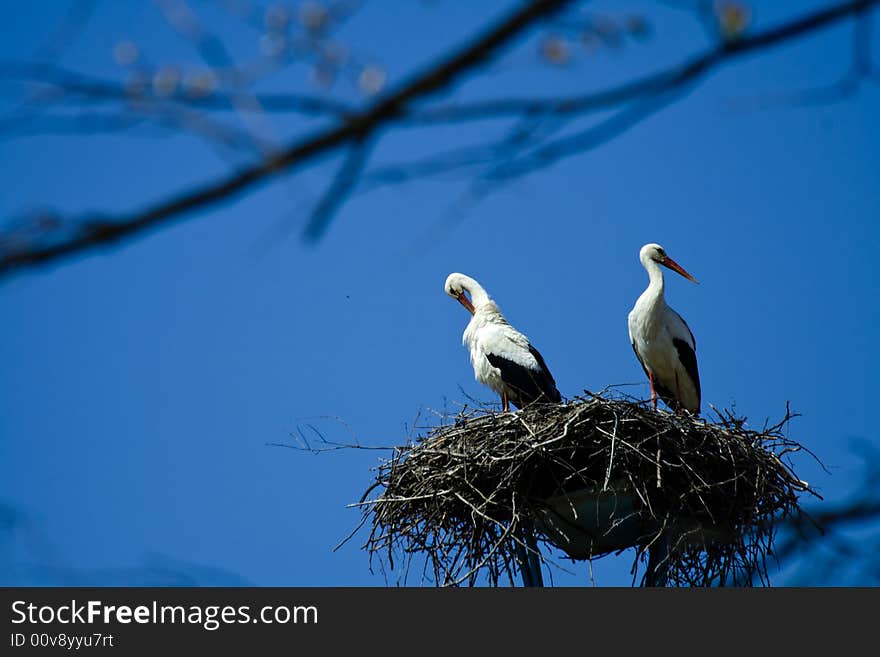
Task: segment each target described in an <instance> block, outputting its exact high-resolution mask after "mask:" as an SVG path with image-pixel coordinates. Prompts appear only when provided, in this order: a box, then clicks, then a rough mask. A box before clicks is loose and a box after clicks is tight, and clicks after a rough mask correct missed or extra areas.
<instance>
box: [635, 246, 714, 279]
mask: <svg viewBox="0 0 880 657" xmlns="http://www.w3.org/2000/svg"><path fill="white" fill-rule="evenodd" d="M639 260H641V261H642V264H643V265H645V266H646V267H647V265H648V262H649V261H653V262H656V263H658V264H660V265H663V266H664V267H668V268H669V269H671V270H672V271H674V272H676V273H677V274H681V275H682V276H684V277H685V278H686V279H688V280H689V281H693V282H694V283H698V284H699V282H700V281H698V280H697V279H696V278H694V277H693V276H691V275H690V274H688V273H687V272H686V271H685V270H684V267H682V266H681V265H680V264H678V263H677V262H676V261H675V260H673V259H672V258H670V257H669V256H668V255H666V251H665V249H664V248H663V247H662V246H660V245H659V244H645V246H643V247H642V250H641V251H639Z"/></svg>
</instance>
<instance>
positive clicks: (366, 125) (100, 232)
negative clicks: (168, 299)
mask: <svg viewBox="0 0 880 657" xmlns="http://www.w3.org/2000/svg"><path fill="white" fill-rule="evenodd" d="M570 1H571V0H536V1H535V2H532V3H529V4H527V5H525V6H523V7H522V8H520V9H519V10H517V11H516V12H514V13H512V14H511V15H510V16H508V17H506V18H504V19H503V20H501V21H500V22H499V23H497V24H496V25H495V26H493V27H492V28H490V29H489V30H488V31H487V32H486V33H484V34H483V35H481V36H479V37H478V38H476V39H475V40H474V41H473V42H472V43H470V44H468V45H466V46H465V47H464V48H462V49H460V50H458V51H456V52H454V53H453V54H452V55H450V56H449V57H447V58H445V59H444V60H442V61H441V62H440V64H438V65H437V66H435V67H433V68H430V69H428V70H427V71H425V72H423V73H422V74H420V75H417V76H415V77H414V78H413V79H411V80H410V81H409V82H407V83H405V84H404V85H403V86H402V87H401V88H400V89H399V90H398V91H396V92H394V93H391V94H389V95H388V96H386V97H385V98H384V99H381V100H379V101H377V102H376V103H375V104H374V105H373V107H371V108H369V109H368V110H366V111H365V112H362V113H359V114H355V115H352V116H350V117H349V118H348V119H347V120H346V121H345V122H343V123H342V124H341V125H339V126H336V127H334V128H331V129H329V130H325V131H321V132H319V133H317V134H314V135H311V136H309V137H306V138H304V139H302V140H299V141H297V142H295V143H293V144H291V145H290V146H289V147H288V148H286V149H285V150H283V151H282V152H280V153H278V154H276V155H273V156H271V157H268V158H267V159H266V160H265V161H263V162H261V163H260V164H257V165H255V166H253V167H250V168H248V169H244V170H243V171H240V172H238V173H236V174H234V175H232V176H230V177H228V178H225V179H223V180H221V181H219V182H214V183H208V184H207V185H203V186H202V187H200V188H198V189H196V190H194V191H184V192H182V193H180V194H178V195H176V196H175V197H173V198H171V199H170V200H168V201H164V202H161V203H159V204H157V205H154V206H151V207H148V208H147V209H146V210H144V211H141V212H137V213H134V214H132V215H128V216H121V217H106V216H95V217H91V218H89V217H87V218H85V219H84V220H81V223H82V229H81V230H78V231H76V232H75V233H74V235H73V236H72V237H71V238H70V239H67V240H64V241H62V242H60V243H58V244H52V245H50V246H47V247H42V248H39V247H38V248H36V249H25V250H23V251H18V252H7V253H6V254H4V255H3V256H2V258H0V274H6V273H8V272H10V271H11V270H14V269H19V268H22V267H25V266H29V265H36V264H44V263H47V262H51V261H55V260H58V259H60V258H62V257H65V256H70V255H72V254H75V253H80V252H82V251H83V250H86V249H91V248H95V247H97V246H100V245H106V244H111V243H115V242H118V241H119V240H121V239H124V238H130V237H131V236H133V235H136V234H138V233H142V232H144V231H145V230H147V229H150V228H155V227H157V226H158V225H160V224H162V223H165V222H167V221H168V220H170V219H175V218H178V217H179V216H180V215H183V214H185V213H188V212H191V211H193V210H195V209H198V208H204V207H208V206H211V205H213V204H215V203H217V202H219V201H221V200H224V199H231V198H234V197H236V196H238V195H239V194H241V193H243V192H244V191H245V190H247V189H249V188H250V187H252V186H253V185H254V184H256V183H258V182H263V181H266V180H267V179H269V178H271V177H274V176H277V175H278V174H279V173H281V172H283V171H287V170H288V169H290V168H292V167H294V166H299V165H302V164H304V163H306V162H309V161H311V160H312V159H313V158H315V157H316V156H318V155H321V154H324V153H326V152H328V151H330V150H333V149H335V148H337V147H338V146H340V145H342V144H345V143H347V142H352V141H362V140H363V139H364V138H365V137H366V136H367V135H368V134H369V133H371V132H374V131H375V130H377V129H378V128H379V127H381V126H383V125H384V124H385V123H387V122H389V121H391V120H393V119H395V118H397V117H398V116H399V115H400V114H401V113H403V112H404V110H405V108H406V106H407V105H408V104H409V103H411V102H413V101H415V100H416V99H419V98H421V97H423V96H426V95H428V94H431V93H435V92H437V91H439V90H441V89H443V88H446V87H447V86H449V85H450V84H452V83H453V82H454V81H456V80H457V79H458V78H459V77H460V76H461V75H462V74H464V73H465V72H467V71H469V70H471V69H472V68H474V67H475V66H477V65H479V64H481V63H483V62H485V61H486V60H487V59H489V58H490V57H492V56H493V55H495V54H496V53H497V52H498V51H499V50H500V49H501V47H503V46H505V45H507V44H508V43H510V41H511V40H512V39H513V38H514V37H516V36H517V35H519V34H521V33H522V32H523V31H524V30H525V29H527V28H528V27H530V26H532V25H533V24H534V23H535V22H536V21H537V20H538V19H540V18H543V17H545V16H548V15H550V14H552V13H553V12H556V11H559V10H560V9H562V8H563V7H564V6H565V5H567V4H569V2H570Z"/></svg>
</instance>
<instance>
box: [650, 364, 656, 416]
mask: <svg viewBox="0 0 880 657" xmlns="http://www.w3.org/2000/svg"><path fill="white" fill-rule="evenodd" d="M648 383H650V384H651V405H652V406H653V407H654V410H655V411H656V410H657V391H656V390H654V376H653V375H652V374H651V373H650V372H648Z"/></svg>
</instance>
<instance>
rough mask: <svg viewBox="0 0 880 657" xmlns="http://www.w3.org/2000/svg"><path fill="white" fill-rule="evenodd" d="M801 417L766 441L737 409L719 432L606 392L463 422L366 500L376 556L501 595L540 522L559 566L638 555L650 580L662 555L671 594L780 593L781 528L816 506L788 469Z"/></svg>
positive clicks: (388, 468) (433, 433)
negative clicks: (716, 589)
mask: <svg viewBox="0 0 880 657" xmlns="http://www.w3.org/2000/svg"><path fill="white" fill-rule="evenodd" d="M791 417H792V415H791V414H790V413H786V415H785V417H784V418H783V420H782V421H781V422H779V423H778V424H776V425H774V426H772V427H764V428H763V429H761V430H760V431H756V430H753V429H750V428H748V427H747V425H746V422H745V420H744V419H742V418H737V417H735V416H733V415H731V414H729V413H721V414H719V417H718V420H717V421H715V422H708V421H706V420H704V419H701V418H693V417H691V416H678V415H672V414H670V413H666V412H655V411H652V410H650V409H649V408H648V407H647V406H646V405H645V404H644V403H640V402H635V401H631V400H629V399H624V398H609V397H606V396H600V395H592V394H591V393H587V396H584V397H578V398H576V399H574V400H572V401H570V402H568V403H566V404H563V405H556V404H549V405H537V406H533V407H530V408H526V409H523V410H522V411H520V412H517V413H500V414H499V413H496V412H491V411H485V410H464V411H462V412H461V413H460V414H459V415H457V416H456V417H454V418H452V423H451V424H444V425H441V426H438V427H434V428H433V429H431V430H429V431H428V433H427V434H426V435H425V436H424V437H422V438H420V439H419V440H418V441H416V442H415V443H413V444H409V445H405V446H401V447H398V448H396V449H395V451H394V455H393V456H392V458H390V459H388V460H386V461H384V462H383V463H382V464H381V466H380V467H379V469H378V474H377V478H376V481H374V482H373V484H372V486H371V488H370V491H375V490H378V489H381V490H382V492H381V494H379V495H377V496H375V493H374V492H373V495H374V497H372V498H371V499H369V500H367V499H365V500H362V502H361V506H362V510H363V513H364V518H365V519H368V521H369V523H370V525H371V533H370V536H369V538H368V539H367V541H366V543H365V545H364V547H365V549H366V550H367V551H368V552H369V554H370V559H371V563H372V561H373V559H378V560H379V561H380V562H381V566H382V567H383V569H384V568H394V565H395V563H396V561H401V562H407V561H408V558H412V556H413V555H414V554H416V555H422V556H423V557H424V558H425V559H426V561H427V568H428V570H429V571H432V572H433V573H434V578H435V583H436V584H437V585H442V586H449V585H459V584H465V583H466V584H470V585H473V584H476V583H479V582H487V583H489V584H491V585H498V584H503V583H505V582H509V581H512V580H513V579H514V577H515V575H516V574H517V573H519V572H520V570H521V569H520V567H519V563H520V561H518V558H517V550H518V549H519V550H522V549H523V548H527V549H528V546H526V545H524V542H523V539H522V538H520V536H522V535H523V533H522V530H523V529H526V530H527V532H528V529H529V528H530V527H531V526H532V525H533V526H534V528H535V530H536V531H537V533H538V539H539V540H540V543H541V545H542V546H543V547H542V548H541V549H540V552H541V555H540V558H541V560H542V561H543V563H544V564H545V567H549V565H550V564H551V563H552V562H551V561H550V557H549V554H551V553H552V552H554V551H556V552H557V553H558V551H560V550H561V552H562V553H563V554H564V555H565V556H566V557H569V558H571V559H573V560H584V559H593V558H597V557H601V556H603V555H606V554H611V553H615V552H617V553H619V552H620V551H622V550H625V549H627V548H635V550H636V553H635V554H636V564H634V570H635V569H637V567H638V562H639V561H640V560H642V559H643V557H644V555H645V552H646V550H647V549H648V548H651V549H652V550H653V553H654V554H655V555H658V554H659V555H660V557H659V565H660V567H661V568H662V570H663V572H664V577H665V581H667V582H668V583H670V584H676V585H698V586H705V585H713V584H719V583H733V584H751V583H752V582H753V581H756V580H757V581H760V582H764V583H767V581H768V580H767V572H766V566H765V559H766V557H767V555H768V554H769V553H770V551H771V548H772V545H773V539H774V535H775V531H776V526H777V523H781V522H786V521H788V520H789V519H793V518H799V517H800V516H801V509H800V504H799V497H800V496H801V495H802V494H803V493H811V494H814V493H813V492H812V490H811V489H810V488H809V486H808V485H807V484H806V483H805V482H803V481H801V480H800V479H799V478H798V477H797V476H796V475H795V474H794V472H793V470H792V469H791V466H790V465H789V464H787V463H786V462H785V461H784V458H785V455H786V454H789V453H791V452H793V451H798V450H800V449H801V447H800V445H798V444H797V443H796V442H794V441H792V440H790V439H788V438H787V437H786V436H785V435H784V432H785V430H786V429H787V427H788V422H789V420H790V419H791ZM368 494H370V493H368ZM365 498H366V495H365ZM660 546H662V547H663V550H659V549H658V548H659V547H660ZM530 551H531V552H534V550H530ZM520 554H522V552H520ZM400 557H404V558H400ZM407 557H408V558H407Z"/></svg>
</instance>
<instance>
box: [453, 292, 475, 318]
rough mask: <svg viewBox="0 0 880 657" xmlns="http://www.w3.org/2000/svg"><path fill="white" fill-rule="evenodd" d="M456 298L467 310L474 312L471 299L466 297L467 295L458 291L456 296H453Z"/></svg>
mask: <svg viewBox="0 0 880 657" xmlns="http://www.w3.org/2000/svg"><path fill="white" fill-rule="evenodd" d="M455 298H456V299H458V302H459V303H460V304H461V305H462V306H464V307H465V308H467V309H468V312H469V313H470V314H471V315H473V314H474V304H472V303H471V300H470V299H468V298H467V295H466V294H465V293H464V292H459V293H458V296H457V297H455Z"/></svg>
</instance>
